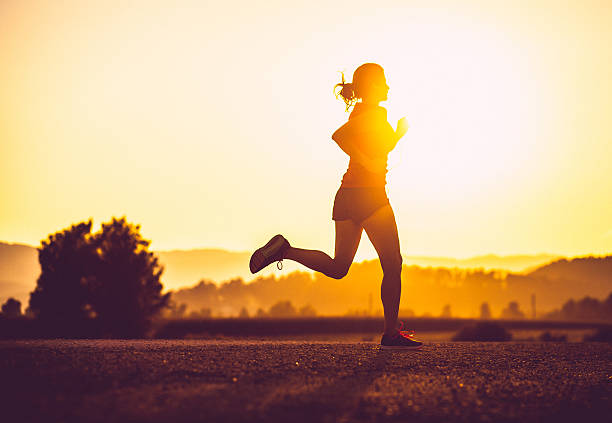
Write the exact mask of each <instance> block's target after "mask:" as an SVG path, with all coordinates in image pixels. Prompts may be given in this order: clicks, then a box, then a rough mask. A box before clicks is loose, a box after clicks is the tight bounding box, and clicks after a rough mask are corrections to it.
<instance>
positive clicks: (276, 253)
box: [249, 235, 291, 273]
mask: <svg viewBox="0 0 612 423" xmlns="http://www.w3.org/2000/svg"><path fill="white" fill-rule="evenodd" d="M289 247H291V245H290V244H289V241H287V240H286V239H285V237H284V236H282V235H275V236H273V237H272V239H271V240H270V241H268V243H267V244H266V245H264V246H263V247H261V248H259V249H257V250H256V251H255V252H254V253H253V255H252V256H251V261H250V262H249V268H250V269H251V273H257V272H259V271H260V270H261V269H263V268H264V267H266V266H267V265H269V264H270V263H274V262H275V261H276V262H278V263H277V264H276V266H277V267H278V269H279V270H280V269H282V268H283V263H282V262H283V258H284V254H285V251H287V248H289Z"/></svg>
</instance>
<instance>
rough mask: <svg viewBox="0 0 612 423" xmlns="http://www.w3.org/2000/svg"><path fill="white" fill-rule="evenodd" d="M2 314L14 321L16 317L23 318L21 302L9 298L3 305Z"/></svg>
mask: <svg viewBox="0 0 612 423" xmlns="http://www.w3.org/2000/svg"><path fill="white" fill-rule="evenodd" d="M2 314H3V315H4V316H5V317H8V318H11V319H14V318H16V317H19V316H22V314H21V302H20V301H18V300H16V299H14V298H9V299H8V300H6V302H5V303H4V304H3V305H2Z"/></svg>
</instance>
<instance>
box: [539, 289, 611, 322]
mask: <svg viewBox="0 0 612 423" xmlns="http://www.w3.org/2000/svg"><path fill="white" fill-rule="evenodd" d="M546 318H547V319H554V320H573V321H587V322H594V321H602V322H612V293H610V295H609V296H608V298H606V299H605V300H603V301H599V300H598V299H596V298H591V297H584V298H583V299H581V300H574V299H571V300H569V301H567V302H566V303H565V304H563V306H562V307H561V309H559V310H554V311H552V312H550V313H548V314H547V315H546Z"/></svg>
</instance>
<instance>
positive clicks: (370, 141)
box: [250, 63, 422, 349]
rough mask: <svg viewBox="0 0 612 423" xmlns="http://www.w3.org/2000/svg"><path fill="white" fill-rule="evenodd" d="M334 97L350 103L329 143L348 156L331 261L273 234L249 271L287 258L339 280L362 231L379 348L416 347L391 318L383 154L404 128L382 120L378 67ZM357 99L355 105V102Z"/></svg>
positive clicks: (394, 253)
mask: <svg viewBox="0 0 612 423" xmlns="http://www.w3.org/2000/svg"><path fill="white" fill-rule="evenodd" d="M337 87H341V90H340V91H339V93H338V94H337V96H338V95H339V96H341V97H342V99H343V100H344V102H345V104H346V110H347V111H348V110H349V109H350V107H351V106H353V105H354V108H353V111H352V112H351V114H350V116H349V119H348V122H347V123H345V124H344V125H342V126H341V127H340V128H338V130H336V132H334V134H333V135H332V139H333V140H334V141H335V142H336V143H337V144H338V146H339V147H340V148H341V149H342V150H343V151H344V152H345V153H346V154H348V156H349V157H350V160H349V165H348V169H347V171H346V173H345V174H344V176H343V178H342V183H341V185H340V188H339V189H338V192H337V193H336V198H335V200H334V207H333V212H332V219H333V220H334V221H335V222H336V247H335V254H334V258H331V257H330V256H328V255H327V254H325V253H324V252H322V251H317V250H305V249H301V248H296V247H292V246H291V245H290V244H289V242H288V241H287V240H286V239H285V238H284V237H283V236H282V235H276V236H274V237H273V238H272V239H271V240H270V241H269V242H268V243H267V244H266V245H264V246H263V247H261V248H259V249H258V250H257V251H255V252H254V253H253V255H252V256H251V261H250V269H251V272H253V273H256V272H258V271H260V270H261V269H263V268H264V267H266V266H267V265H269V264H271V263H273V262H275V261H281V260H282V259H290V260H294V261H297V262H298V263H301V264H303V265H304V266H306V267H309V268H310V269H312V270H316V271H319V272H322V273H324V274H325V275H327V276H329V277H332V278H336V279H340V278H342V277H344V276H345V275H346V274H347V272H348V270H349V267H350V266H351V263H352V262H353V258H354V257H355V253H356V252H357V247H358V246H359V241H360V239H361V231H362V230H365V232H366V234H367V235H368V238H369V239H370V241H371V242H372V244H373V245H374V248H375V249H376V252H377V253H378V257H379V259H380V263H381V266H382V269H383V273H384V277H383V280H382V285H381V288H380V294H381V299H382V303H383V308H384V313H385V326H384V333H383V336H382V339H381V346H382V348H401V349H411V348H419V347H420V346H421V345H422V343H421V342H418V341H415V340H413V339H411V336H410V335H406V334H405V333H404V332H400V331H399V330H398V329H397V328H396V325H397V314H398V309H399V302H400V293H401V271H402V256H401V254H400V246H399V238H398V234H397V225H396V223H395V215H394V214H393V209H392V208H391V205H390V204H389V199H388V198H387V194H386V191H385V185H386V174H387V155H388V154H389V152H390V151H391V150H393V148H394V147H395V145H396V144H397V142H398V141H399V139H400V138H402V137H403V136H404V134H405V133H406V130H407V124H406V122H405V119H404V118H402V119H400V120H399V122H398V123H397V130H393V128H392V127H391V125H390V124H389V122H388V121H387V110H386V109H385V108H383V107H381V106H380V105H379V103H380V102H381V101H385V100H387V92H388V91H389V86H388V85H387V82H386V78H385V73H384V70H383V68H382V67H381V66H380V65H377V64H375V63H365V64H363V65H361V66H359V67H358V68H357V69H356V70H355V72H354V73H353V81H352V83H350V82H349V83H345V81H344V74H343V75H342V82H341V83H339V84H336V86H335V87H334V88H337ZM357 100H361V101H357Z"/></svg>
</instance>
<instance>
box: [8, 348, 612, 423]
mask: <svg viewBox="0 0 612 423" xmlns="http://www.w3.org/2000/svg"><path fill="white" fill-rule="evenodd" d="M0 374H1V375H2V376H1V378H0V389H1V390H2V397H1V398H0V405H1V407H0V416H2V417H3V421H6V422H13V421H24V422H26V421H32V422H38V421H40V422H43V421H44V422H60V421H61V422H120V421H130V422H138V421H143V422H144V421H147V422H151V421H152V422H183V421H185V422H187V421H194V422H195V421H202V422H242V421H245V422H247V421H249V422H250V421H260V422H274V421H282V422H290V423H298V422H379V421H380V422H385V421H410V422H414V421H440V422H448V421H451V422H453V421H466V422H468V421H469V422H478V421H488V422H504V421H521V422H535V421H571V422H576V421H578V422H587V421H589V422H590V421H602V422H604V421H608V422H609V421H610V415H611V414H610V410H611V409H612V408H611V407H612V345H609V344H600V343H429V344H427V345H426V346H425V347H424V348H423V350H421V351H419V352H385V351H380V350H379V349H378V347H377V345H376V344H375V343H367V342H362V343H322V342H300V341H284V342H283V341H198V340H193V341H163V340H151V341H147V340H145V341H113V340H101V341H91V340H80V341H70V340H55V341H3V342H0ZM6 417H9V419H5V418H6Z"/></svg>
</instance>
